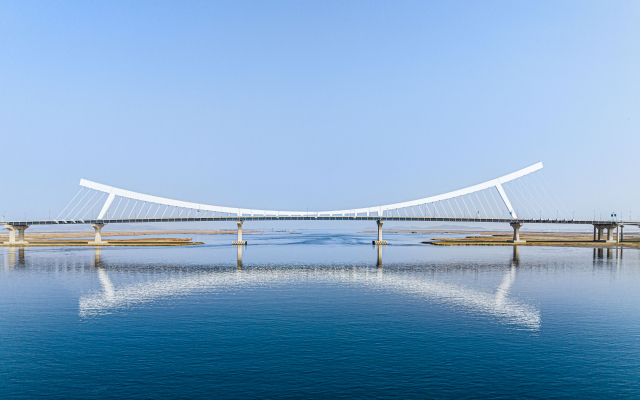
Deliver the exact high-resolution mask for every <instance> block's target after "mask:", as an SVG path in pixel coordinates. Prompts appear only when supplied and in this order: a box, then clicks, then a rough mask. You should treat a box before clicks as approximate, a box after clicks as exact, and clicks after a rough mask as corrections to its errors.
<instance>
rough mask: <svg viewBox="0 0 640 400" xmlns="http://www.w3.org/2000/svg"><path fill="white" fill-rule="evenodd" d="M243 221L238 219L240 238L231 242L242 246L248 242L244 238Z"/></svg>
mask: <svg viewBox="0 0 640 400" xmlns="http://www.w3.org/2000/svg"><path fill="white" fill-rule="evenodd" d="M242 222H243V221H238V240H235V241H233V242H231V244H235V245H240V246H244V245H245V244H247V241H246V240H242Z"/></svg>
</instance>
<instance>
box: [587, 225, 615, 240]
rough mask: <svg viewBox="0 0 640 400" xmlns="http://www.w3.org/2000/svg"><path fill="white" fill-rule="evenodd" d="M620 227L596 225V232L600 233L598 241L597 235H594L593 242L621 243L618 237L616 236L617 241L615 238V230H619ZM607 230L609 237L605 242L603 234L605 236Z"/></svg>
mask: <svg viewBox="0 0 640 400" xmlns="http://www.w3.org/2000/svg"><path fill="white" fill-rule="evenodd" d="M618 226H619V225H618V224H594V225H593V227H594V232H595V231H596V230H597V232H598V235H597V236H598V237H597V239H596V237H595V236H596V235H595V233H594V238H593V241H594V242H604V243H614V242H617V241H619V240H618V237H617V235H616V239H614V238H613V230H614V229H617V228H618ZM605 229H606V230H607V237H606V239H604V240H603V239H602V234H603V232H604V230H605Z"/></svg>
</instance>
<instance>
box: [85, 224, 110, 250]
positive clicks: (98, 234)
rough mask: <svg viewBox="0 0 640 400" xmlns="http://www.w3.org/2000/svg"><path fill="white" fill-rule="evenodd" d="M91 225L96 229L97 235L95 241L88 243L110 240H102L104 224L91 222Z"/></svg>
mask: <svg viewBox="0 0 640 400" xmlns="http://www.w3.org/2000/svg"><path fill="white" fill-rule="evenodd" d="M91 227H92V228H93V229H94V230H95V231H96V237H95V239H94V241H93V242H87V243H88V244H97V245H100V244H108V243H109V242H105V241H103V240H102V233H101V231H102V228H104V224H91Z"/></svg>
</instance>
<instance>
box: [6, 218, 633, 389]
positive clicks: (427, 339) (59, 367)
mask: <svg viewBox="0 0 640 400" xmlns="http://www.w3.org/2000/svg"><path fill="white" fill-rule="evenodd" d="M371 236H372V235H371V234H353V233H341V232H339V231H337V232H331V231H327V232H321V231H308V232H304V233H303V234H301V235H286V234H278V235H246V236H245V238H246V239H247V240H248V241H249V245H248V246H246V247H244V248H243V249H242V262H241V263H240V262H238V258H237V257H238V253H237V248H236V247H233V246H231V245H230V242H231V240H233V237H232V236H227V235H224V236H222V235H221V236H194V235H190V237H193V238H194V239H195V240H197V241H203V242H205V245H203V246H197V247H154V248H143V247H140V248H136V247H127V248H124V247H120V248H104V249H102V250H101V251H100V252H99V253H98V252H96V251H95V250H94V249H93V248H68V249H65V248H26V249H24V250H23V251H20V250H17V249H8V248H3V249H0V252H3V256H2V257H0V263H2V264H1V265H2V268H1V271H2V273H0V398H2V399H23V398H37V397H43V398H44V397H46V398H53V399H58V398H59V399H63V398H64V399H68V398H87V399H91V398H101V399H102V398H107V399H108V398H119V399H122V398H139V399H159V398H217V399H218V398H219V399H226V398H234V399H237V398H242V399H245V398H291V399H294V398H295V399H299V398H402V399H408V398H420V399H423V398H638V397H640V312H639V311H640V252H638V251H637V250H630V249H625V250H624V251H620V250H618V251H616V250H612V251H610V252H609V254H607V252H606V251H604V252H603V253H602V254H598V252H597V251H596V252H594V251H593V249H587V248H579V249H571V248H542V247H525V246H521V247H520V249H519V250H518V253H517V254H515V253H514V250H513V248H511V247H437V246H429V245H424V244H420V242H421V241H423V240H425V239H427V238H428V236H425V235H420V234H387V235H386V237H385V239H387V240H389V242H390V245H388V246H384V248H383V249H382V253H381V259H380V260H378V252H377V249H376V247H373V246H372V245H371V244H370V243H371V239H372V237H371Z"/></svg>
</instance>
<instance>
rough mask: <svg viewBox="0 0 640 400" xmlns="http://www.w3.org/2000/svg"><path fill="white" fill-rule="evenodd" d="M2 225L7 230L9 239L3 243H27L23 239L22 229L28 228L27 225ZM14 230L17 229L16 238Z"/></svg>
mask: <svg viewBox="0 0 640 400" xmlns="http://www.w3.org/2000/svg"><path fill="white" fill-rule="evenodd" d="M4 227H5V228H7V229H8V230H9V241H8V242H5V244H10V245H22V244H27V243H29V242H27V241H25V240H24V231H25V229H27V228H28V226H27V225H5V226H4ZM16 231H18V240H16Z"/></svg>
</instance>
